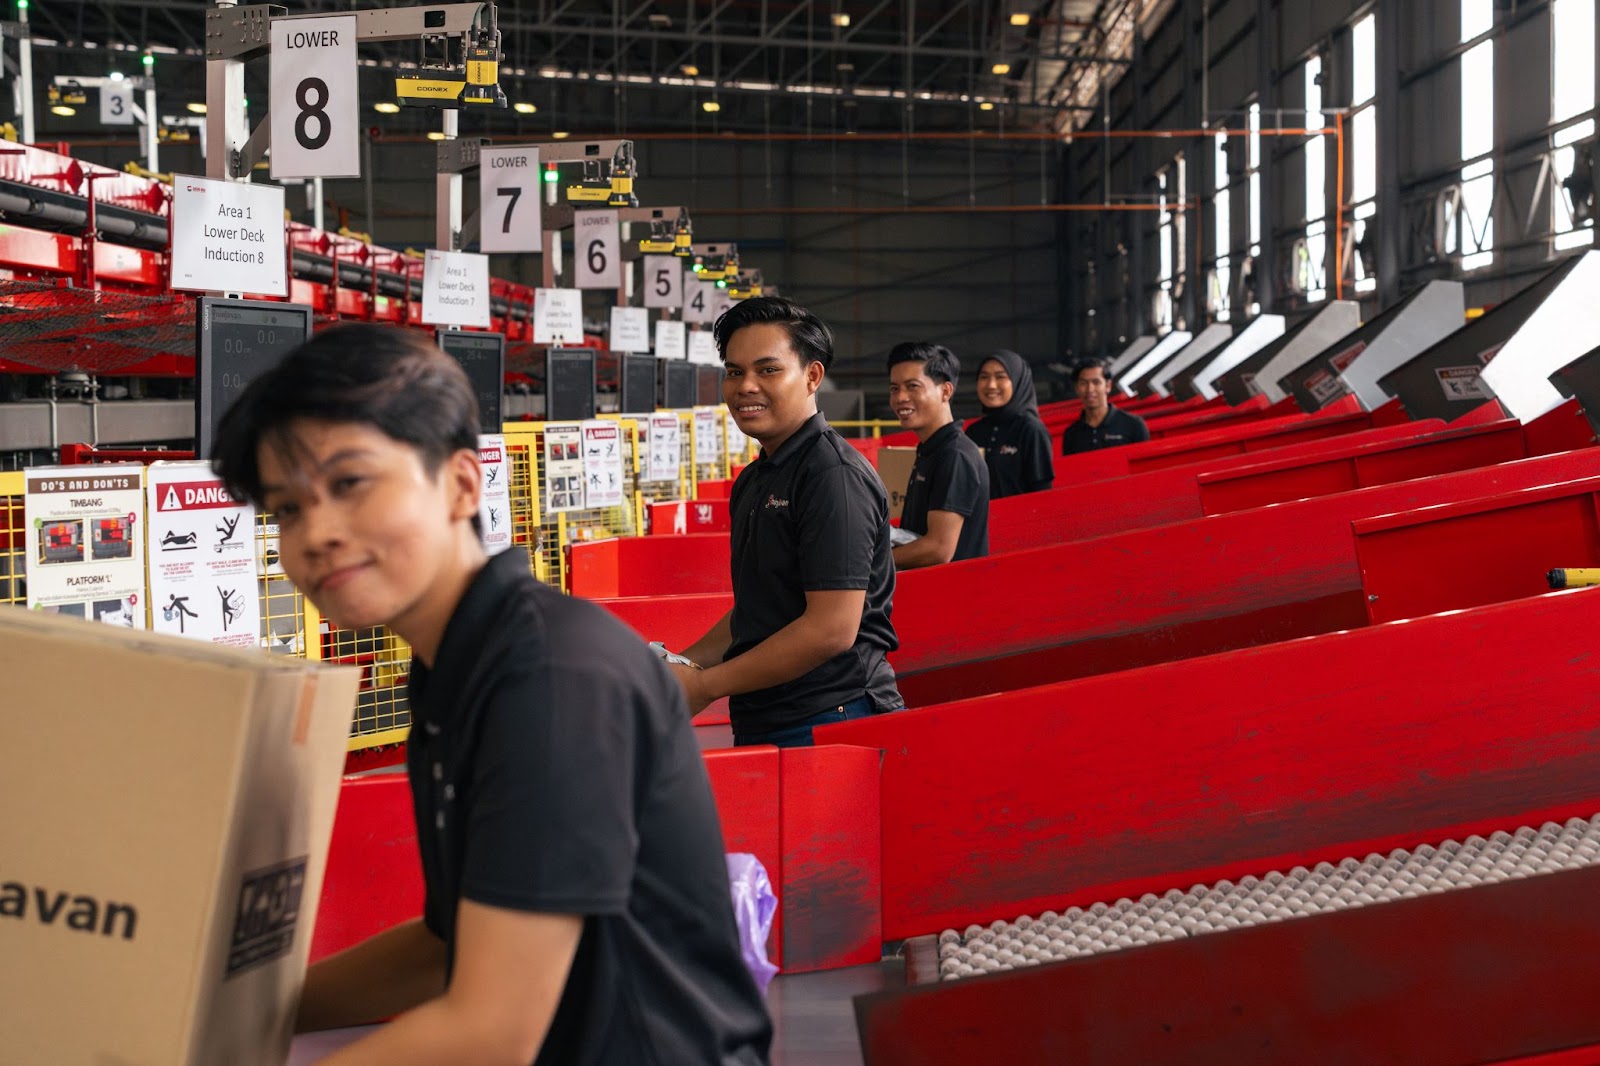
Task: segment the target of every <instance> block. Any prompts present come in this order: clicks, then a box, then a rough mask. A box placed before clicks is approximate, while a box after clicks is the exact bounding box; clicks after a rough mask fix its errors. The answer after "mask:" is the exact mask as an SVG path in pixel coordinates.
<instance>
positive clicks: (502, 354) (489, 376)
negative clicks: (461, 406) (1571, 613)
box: [434, 329, 506, 433]
mask: <svg viewBox="0 0 1600 1066" xmlns="http://www.w3.org/2000/svg"><path fill="white" fill-rule="evenodd" d="M434 338H435V340H436V341H437V342H438V345H439V347H440V348H443V349H444V352H445V354H446V355H448V356H450V358H452V359H454V360H455V361H456V362H457V363H459V364H461V369H462V370H465V371H466V372H467V380H468V381H470V382H472V392H473V395H475V396H477V397H478V423H479V427H478V428H479V431H480V432H482V433H499V432H500V431H501V429H502V428H503V426H504V423H505V382H506V338H505V334H503V333H473V332H469V331H468V330H464V329H441V330H438V331H437V332H436V333H435V334H434Z"/></svg>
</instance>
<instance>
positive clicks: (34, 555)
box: [23, 463, 146, 629]
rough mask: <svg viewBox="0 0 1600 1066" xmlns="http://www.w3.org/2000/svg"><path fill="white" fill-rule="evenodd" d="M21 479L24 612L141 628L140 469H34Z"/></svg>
mask: <svg viewBox="0 0 1600 1066" xmlns="http://www.w3.org/2000/svg"><path fill="white" fill-rule="evenodd" d="M23 480H24V493H25V495H24V497H23V515H24V519H25V522H26V531H25V533H24V535H23V543H24V550H25V551H26V552H27V559H28V607H29V609H31V610H40V611H51V612H54V613H56V614H67V615H72V616H74V617H77V618H85V619H92V620H93V621H96V622H106V623H109V624H111V625H119V626H126V627H128V628H129V629H143V628H144V627H145V625H144V608H145V592H146V590H145V582H144V544H143V540H142V534H143V527H142V525H141V518H140V516H141V515H142V514H143V513H144V468H143V467H141V466H139V465H138V464H136V463H132V464H116V465H111V466H48V467H37V468H34V469H29V470H25V471H23Z"/></svg>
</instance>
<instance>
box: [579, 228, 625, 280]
mask: <svg viewBox="0 0 1600 1066" xmlns="http://www.w3.org/2000/svg"><path fill="white" fill-rule="evenodd" d="M572 225H573V249H572V254H573V258H575V259H577V263H576V264H575V265H574V267H575V272H576V276H577V282H578V284H577V287H578V288H580V289H620V288H621V287H622V271H621V269H620V268H619V266H620V260H621V258H622V255H621V252H622V240H621V238H620V236H619V235H618V233H617V213H616V212H615V211H577V212H574V213H573V219H572Z"/></svg>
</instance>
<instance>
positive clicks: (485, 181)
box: [478, 147, 544, 252]
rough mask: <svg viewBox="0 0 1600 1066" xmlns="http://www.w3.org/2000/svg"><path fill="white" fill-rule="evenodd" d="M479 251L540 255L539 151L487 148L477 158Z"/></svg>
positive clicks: (532, 149)
mask: <svg viewBox="0 0 1600 1066" xmlns="http://www.w3.org/2000/svg"><path fill="white" fill-rule="evenodd" d="M478 191H479V193H480V194H481V195H480V197H479V199H478V247H479V249H480V250H482V251H485V252H540V251H543V250H544V248H543V246H542V243H541V242H542V241H543V239H544V225H543V219H542V218H541V217H540V209H539V203H540V200H541V197H540V195H539V149H537V148H531V147H524V148H484V149H483V150H482V151H481V152H480V153H479V154H478Z"/></svg>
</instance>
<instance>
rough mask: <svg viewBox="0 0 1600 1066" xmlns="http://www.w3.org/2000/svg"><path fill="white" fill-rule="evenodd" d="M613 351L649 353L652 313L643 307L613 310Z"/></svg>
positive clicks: (615, 308)
mask: <svg viewBox="0 0 1600 1066" xmlns="http://www.w3.org/2000/svg"><path fill="white" fill-rule="evenodd" d="M611 350H612V351H614V352H648V351H649V350H650V312H649V311H646V310H645V309H644V308H642V307H613V308H612V309H611Z"/></svg>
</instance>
